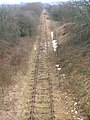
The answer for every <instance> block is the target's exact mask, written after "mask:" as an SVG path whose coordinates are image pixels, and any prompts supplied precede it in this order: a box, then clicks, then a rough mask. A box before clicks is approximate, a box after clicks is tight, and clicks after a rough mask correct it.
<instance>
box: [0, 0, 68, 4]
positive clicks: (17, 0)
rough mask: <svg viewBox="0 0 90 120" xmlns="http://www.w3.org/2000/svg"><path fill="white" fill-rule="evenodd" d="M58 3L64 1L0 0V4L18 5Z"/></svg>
mask: <svg viewBox="0 0 90 120" xmlns="http://www.w3.org/2000/svg"><path fill="white" fill-rule="evenodd" d="M57 1H58V2H59V1H66V0H0V4H18V3H21V2H26V3H27V2H43V3H50V2H57Z"/></svg>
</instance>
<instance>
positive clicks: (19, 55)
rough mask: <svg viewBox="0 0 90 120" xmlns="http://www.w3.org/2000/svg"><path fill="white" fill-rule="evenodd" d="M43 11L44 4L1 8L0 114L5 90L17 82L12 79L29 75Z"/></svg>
mask: <svg viewBox="0 0 90 120" xmlns="http://www.w3.org/2000/svg"><path fill="white" fill-rule="evenodd" d="M27 6H28V7H27ZM32 6H33V8H32ZM38 8H39V9H38ZM42 10H43V7H42V4H41V3H35V4H34V3H32V4H25V5H0V98H1V99H0V110H1V109H2V107H1V105H4V104H2V102H3V103H4V95H5V89H6V88H8V87H9V85H12V84H14V82H15V81H14V80H13V79H12V76H14V75H17V73H18V72H22V74H23V75H25V74H26V71H27V67H28V64H27V62H28V56H29V54H30V53H31V50H32V46H33V44H34V42H35V40H36V39H37V35H38V25H39V20H40V15H41V12H42ZM37 13H38V14H37ZM3 108H4V106H3Z"/></svg>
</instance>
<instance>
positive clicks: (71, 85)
mask: <svg viewBox="0 0 90 120" xmlns="http://www.w3.org/2000/svg"><path fill="white" fill-rule="evenodd" d="M83 31H84V32H83ZM82 32H83V33H82ZM56 34H57V39H58V42H59V45H60V47H59V48H58V56H57V60H56V61H57V62H58V63H60V65H61V67H62V70H61V74H63V73H65V74H66V76H67V81H65V82H64V84H65V90H66V91H68V92H70V93H73V94H76V96H77V97H78V102H79V104H80V106H79V107H80V108H81V113H82V114H83V115H84V116H89V118H90V42H89V41H90V39H89V36H86V28H85V26H79V27H78V25H76V24H72V23H67V24H65V25H63V26H61V27H60V28H58V29H56ZM85 36H86V37H85Z"/></svg>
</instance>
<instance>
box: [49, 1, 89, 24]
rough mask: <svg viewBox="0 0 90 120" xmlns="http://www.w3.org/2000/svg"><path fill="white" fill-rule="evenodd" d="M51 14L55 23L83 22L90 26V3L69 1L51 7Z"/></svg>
mask: <svg viewBox="0 0 90 120" xmlns="http://www.w3.org/2000/svg"><path fill="white" fill-rule="evenodd" d="M48 9H49V12H50V14H51V16H52V18H53V19H54V20H55V21H60V22H79V23H81V22H83V23H86V24H87V25H90V2H89V1H86V0H82V1H76V0H75V1H74V0H72V1H69V2H62V3H60V4H59V5H53V6H50V7H49V8H48Z"/></svg>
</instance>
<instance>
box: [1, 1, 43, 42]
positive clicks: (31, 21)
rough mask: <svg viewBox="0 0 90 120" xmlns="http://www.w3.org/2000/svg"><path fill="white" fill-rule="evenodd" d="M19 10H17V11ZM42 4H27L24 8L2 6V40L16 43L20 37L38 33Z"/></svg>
mask: <svg viewBox="0 0 90 120" xmlns="http://www.w3.org/2000/svg"><path fill="white" fill-rule="evenodd" d="M16 9H17V10H16ZM41 12H42V6H41V4H39V3H38V4H34V3H33V4H26V5H24V6H18V5H17V6H13V5H11V6H9V5H1V6H0V39H3V40H8V41H11V42H12V43H15V42H16V40H17V39H18V38H19V37H22V36H27V35H29V36H32V35H33V34H34V33H36V32H35V31H36V29H37V25H38V23H39V17H40V14H41Z"/></svg>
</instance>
